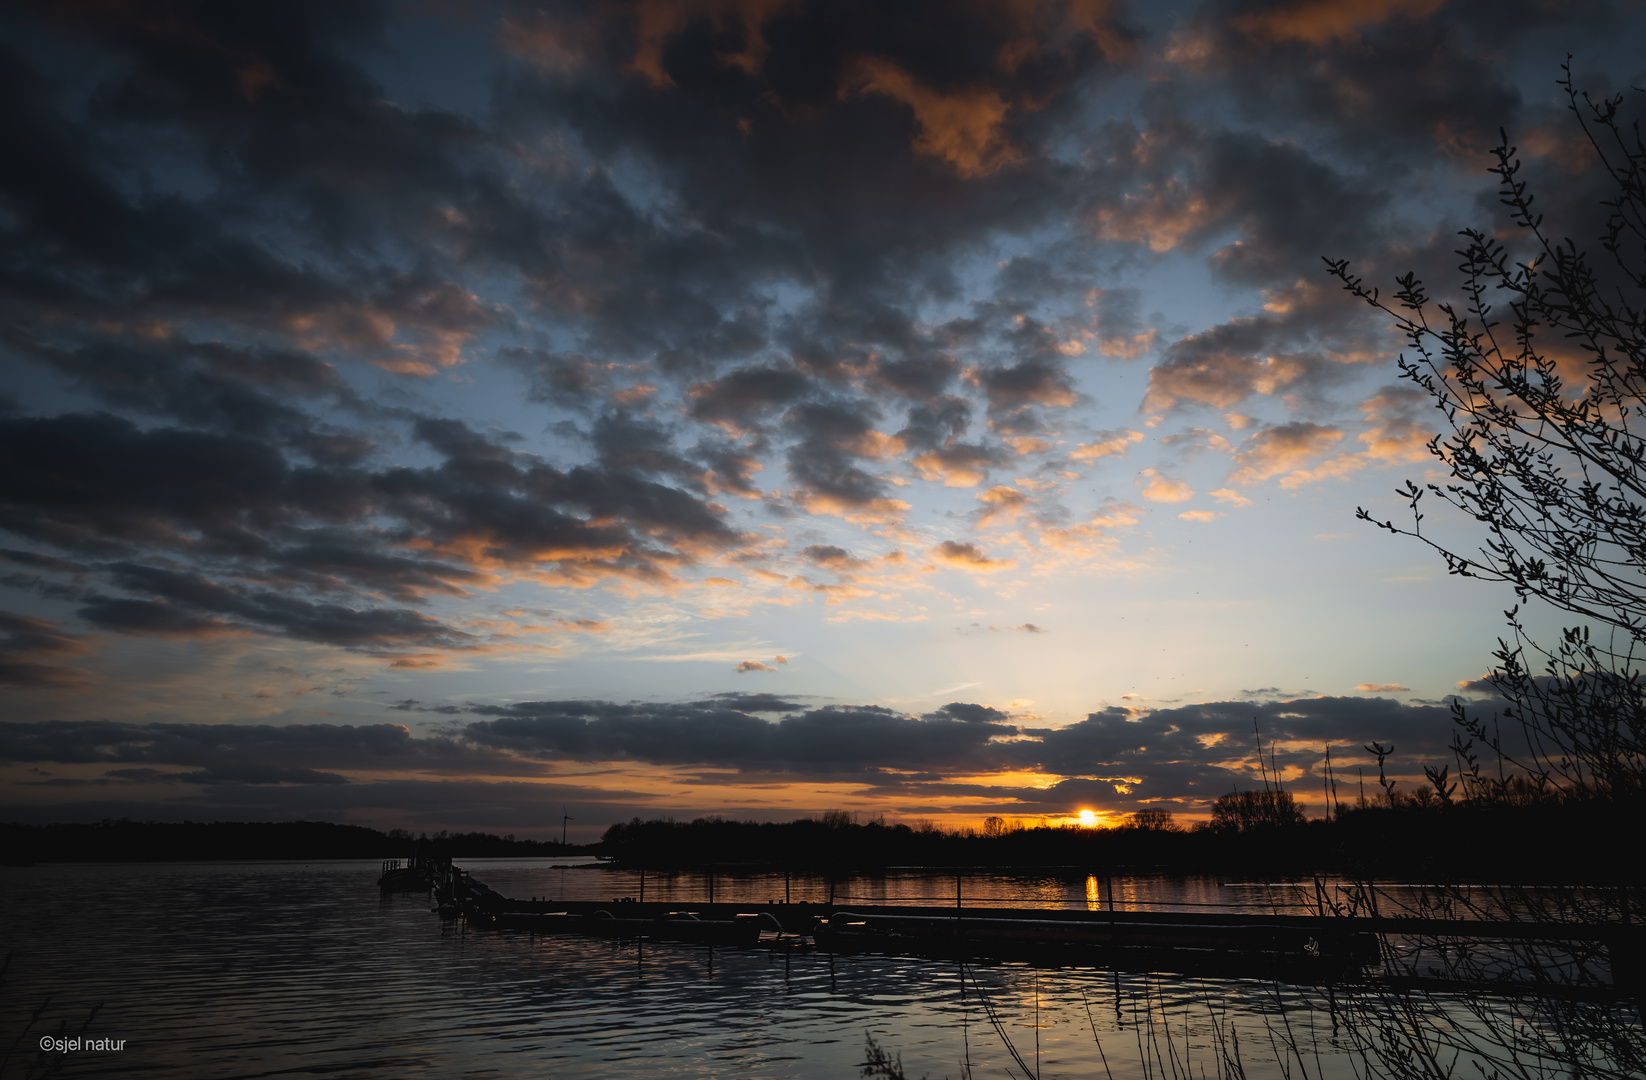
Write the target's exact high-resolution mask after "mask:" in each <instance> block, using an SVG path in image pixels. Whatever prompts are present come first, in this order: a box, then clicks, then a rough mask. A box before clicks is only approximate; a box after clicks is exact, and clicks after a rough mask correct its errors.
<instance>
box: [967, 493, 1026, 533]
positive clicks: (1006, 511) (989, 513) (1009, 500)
mask: <svg viewBox="0 0 1646 1080" xmlns="http://www.w3.org/2000/svg"><path fill="white" fill-rule="evenodd" d="M977 501H978V502H980V503H982V504H983V509H982V511H981V512H980V513H979V514H978V518H977V523H978V524H979V525H987V524H988V523H989V522H991V521H996V520H998V521H999V522H1001V523H1002V524H1007V523H1010V522H1013V521H1016V520H1017V516H1018V514H1020V513H1022V511H1023V508H1024V507H1025V506H1027V505H1028V504H1029V497H1028V496H1027V495H1025V494H1023V492H1021V491H1019V490H1017V489H1016V488H1011V487H1007V486H1006V485H1005V484H996V485H995V486H994V487H992V488H990V489H989V490H987V491H985V492H984V493H983V494H981V495H979V496H978V497H977Z"/></svg>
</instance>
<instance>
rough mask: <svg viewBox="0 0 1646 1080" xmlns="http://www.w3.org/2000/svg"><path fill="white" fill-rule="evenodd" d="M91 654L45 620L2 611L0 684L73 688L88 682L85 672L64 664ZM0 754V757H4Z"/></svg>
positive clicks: (83, 643) (82, 642) (79, 640)
mask: <svg viewBox="0 0 1646 1080" xmlns="http://www.w3.org/2000/svg"><path fill="white" fill-rule="evenodd" d="M89 652H91V644H90V643H89V642H88V641H86V639H85V638H83V637H81V636H80V635H77V634H70V633H65V632H64V631H62V630H60V629H58V628H57V626H56V625H54V624H53V623H51V622H50V621H48V620H46V619H41V618H37V617H35V616H31V615H18V614H14V613H12V612H9V611H0V683H5V684H9V685H11V686H19V687H31V686H32V687H55V688H70V687H76V686H80V685H83V684H84V683H85V682H87V681H88V676H87V675H86V673H85V672H83V671H81V670H79V669H76V668H72V667H65V666H64V665H63V661H65V660H71V659H73V658H74V657H79V656H84V655H86V654H87V653H89ZM4 756H5V755H4V754H0V757H4Z"/></svg>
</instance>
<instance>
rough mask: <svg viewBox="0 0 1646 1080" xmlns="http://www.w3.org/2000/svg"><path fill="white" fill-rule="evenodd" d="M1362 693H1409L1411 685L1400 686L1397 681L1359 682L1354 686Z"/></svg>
mask: <svg viewBox="0 0 1646 1080" xmlns="http://www.w3.org/2000/svg"><path fill="white" fill-rule="evenodd" d="M1355 689H1356V690H1358V691H1360V692H1361V693H1362V694H1395V693H1402V694H1403V693H1409V692H1410V691H1411V687H1409V686H1401V685H1400V684H1399V683H1392V682H1391V683H1361V684H1360V685H1359V686H1357V687H1355Z"/></svg>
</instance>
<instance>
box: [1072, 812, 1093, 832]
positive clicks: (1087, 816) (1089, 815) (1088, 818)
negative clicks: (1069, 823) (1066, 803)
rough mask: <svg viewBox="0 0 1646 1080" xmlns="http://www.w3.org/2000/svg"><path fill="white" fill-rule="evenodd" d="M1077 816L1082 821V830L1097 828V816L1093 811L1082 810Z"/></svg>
mask: <svg viewBox="0 0 1646 1080" xmlns="http://www.w3.org/2000/svg"><path fill="white" fill-rule="evenodd" d="M1075 816H1076V817H1078V818H1079V819H1080V827H1081V828H1083V829H1093V828H1096V827H1097V814H1096V813H1094V812H1092V811H1091V810H1082V811H1080V813H1078V814H1076V815H1075Z"/></svg>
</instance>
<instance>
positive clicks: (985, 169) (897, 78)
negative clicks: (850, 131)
mask: <svg viewBox="0 0 1646 1080" xmlns="http://www.w3.org/2000/svg"><path fill="white" fill-rule="evenodd" d="M864 94H883V95H885V96H886V97H889V98H891V99H892V100H894V101H898V102H901V103H902V104H904V105H907V106H908V107H909V108H910V109H911V110H912V111H913V112H914V120H915V125H916V126H917V127H918V128H919V129H920V130H919V134H917V135H916V136H915V139H914V148H915V150H916V151H918V152H919V153H922V154H926V155H928V156H930V157H935V158H939V159H941V160H943V161H945V162H947V163H948V164H949V166H950V167H951V168H953V169H954V171H955V172H957V173H959V174H960V175H961V176H963V177H966V178H967V179H970V178H973V177H978V176H987V175H989V174H990V173H993V172H995V171H997V170H999V169H1000V168H1001V167H1002V166H1003V165H1009V164H1012V163H1014V162H1016V161H1019V160H1021V159H1022V154H1021V153H1019V151H1018V150H1017V148H1016V147H1014V146H1012V145H1011V144H1010V143H1009V142H1007V141H1006V137H1005V134H1004V132H1003V130H1002V128H1003V127H1004V123H1005V119H1006V110H1007V109H1008V108H1009V106H1008V105H1007V104H1006V102H1005V101H1003V100H1002V99H1001V97H1000V95H999V94H997V93H995V91H993V90H991V89H988V88H986V87H977V88H973V89H967V90H958V91H952V92H949V93H943V92H941V91H938V90H934V89H932V88H931V87H929V86H925V85H923V84H922V83H920V82H917V81H916V80H915V78H914V76H912V75H910V74H909V73H908V72H906V71H904V70H903V69H902V68H900V67H898V66H897V65H896V64H894V63H892V62H891V61H889V60H882V59H880V58H878V57H870V56H866V57H863V58H862V59H860V60H858V62H857V64H856V65H855V66H854V67H853V68H852V70H851V71H850V72H849V73H848V75H847V77H846V78H845V80H844V81H843V83H842V85H841V88H840V96H841V97H842V98H847V97H856V96H861V95H864Z"/></svg>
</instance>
